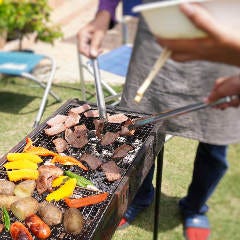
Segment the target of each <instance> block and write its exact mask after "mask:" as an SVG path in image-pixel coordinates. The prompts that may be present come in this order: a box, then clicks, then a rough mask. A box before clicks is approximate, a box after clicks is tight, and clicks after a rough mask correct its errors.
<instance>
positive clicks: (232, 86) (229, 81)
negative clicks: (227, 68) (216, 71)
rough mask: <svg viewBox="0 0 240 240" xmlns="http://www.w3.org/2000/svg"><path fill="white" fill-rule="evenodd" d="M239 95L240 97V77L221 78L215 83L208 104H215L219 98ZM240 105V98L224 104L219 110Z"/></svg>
mask: <svg viewBox="0 0 240 240" xmlns="http://www.w3.org/2000/svg"><path fill="white" fill-rule="evenodd" d="M232 95H237V96H240V76H239V75H238V76H231V77H223V78H219V79H217V80H216V81H215V84H214V87H213V89H212V91H211V92H210V94H209V96H208V98H207V99H206V101H207V102H209V103H210V102H214V101H216V100H218V99H219V98H222V97H226V96H232ZM239 105H240V99H239V97H238V98H236V99H234V100H233V101H231V102H230V103H227V104H222V105H220V106H218V107H217V108H220V109H225V108H227V107H238V106H239Z"/></svg>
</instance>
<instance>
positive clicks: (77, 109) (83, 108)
mask: <svg viewBox="0 0 240 240" xmlns="http://www.w3.org/2000/svg"><path fill="white" fill-rule="evenodd" d="M89 109H91V106H90V105H88V104H87V103H86V104H83V105H81V106H79V107H75V108H71V109H70V111H69V112H73V113H77V114H81V113H83V112H85V111H87V110H89Z"/></svg>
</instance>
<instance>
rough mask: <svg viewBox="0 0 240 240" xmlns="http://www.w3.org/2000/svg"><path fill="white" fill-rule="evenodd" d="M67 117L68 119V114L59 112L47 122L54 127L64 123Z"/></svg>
mask: <svg viewBox="0 0 240 240" xmlns="http://www.w3.org/2000/svg"><path fill="white" fill-rule="evenodd" d="M66 119H67V116H66V115H62V114H57V115H56V116H55V117H53V118H50V119H49V120H48V121H47V122H46V123H47V125H48V126H51V127H53V126H55V125H58V124H60V123H62V124H63V123H64V122H65V120H66Z"/></svg>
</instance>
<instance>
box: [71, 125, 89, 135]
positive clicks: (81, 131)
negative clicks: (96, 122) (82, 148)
mask: <svg viewBox="0 0 240 240" xmlns="http://www.w3.org/2000/svg"><path fill="white" fill-rule="evenodd" d="M74 133H76V134H77V135H78V136H82V135H86V134H87V133H88V129H87V127H86V125H85V124H81V125H77V126H75V127H74Z"/></svg>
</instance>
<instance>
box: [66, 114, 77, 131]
mask: <svg viewBox="0 0 240 240" xmlns="http://www.w3.org/2000/svg"><path fill="white" fill-rule="evenodd" d="M79 120H80V115H78V114H77V113H74V112H69V113H68V117H67V119H66V121H65V123H64V125H65V127H66V128H70V127H73V126H75V125H77V124H78V123H79Z"/></svg>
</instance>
